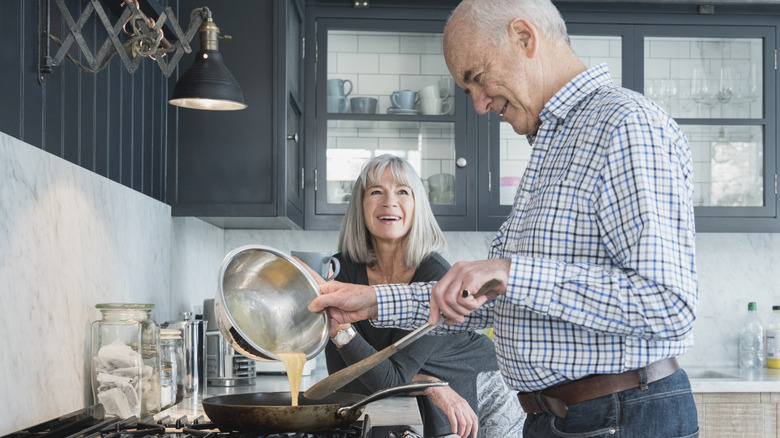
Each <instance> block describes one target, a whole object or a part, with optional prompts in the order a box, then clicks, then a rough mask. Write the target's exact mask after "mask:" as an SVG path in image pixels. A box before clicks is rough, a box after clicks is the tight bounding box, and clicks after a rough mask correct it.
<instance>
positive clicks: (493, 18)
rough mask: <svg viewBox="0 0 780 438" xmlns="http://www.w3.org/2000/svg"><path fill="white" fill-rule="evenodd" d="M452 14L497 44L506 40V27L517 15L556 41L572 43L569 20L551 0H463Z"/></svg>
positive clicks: (557, 42) (500, 44)
mask: <svg viewBox="0 0 780 438" xmlns="http://www.w3.org/2000/svg"><path fill="white" fill-rule="evenodd" d="M452 15H453V16H455V15H458V16H459V17H460V18H462V19H463V20H464V21H465V22H466V23H468V24H469V25H470V26H471V27H472V28H473V29H474V30H475V32H476V33H477V35H482V36H484V37H486V38H488V39H490V41H491V42H492V43H493V44H494V45H495V46H503V45H504V44H505V43H506V40H507V27H508V26H509V23H510V21H512V20H513V19H515V18H525V19H526V20H528V21H529V22H530V23H533V24H534V25H535V26H536V27H537V28H539V31H540V32H542V34H543V35H545V36H546V37H547V38H548V39H550V41H552V42H554V43H556V45H560V44H566V45H569V35H568V32H567V31H566V23H565V22H564V21H563V17H561V13H560V12H559V11H558V9H557V8H556V7H555V5H553V4H552V2H551V1H550V0H464V1H463V2H461V3H460V5H458V7H457V8H455V11H453V13H452Z"/></svg>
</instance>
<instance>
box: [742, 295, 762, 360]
mask: <svg viewBox="0 0 780 438" xmlns="http://www.w3.org/2000/svg"><path fill="white" fill-rule="evenodd" d="M763 366H764V325H763V324H761V318H759V317H758V313H757V312H756V303H755V302H752V301H751V302H750V303H748V313H747V316H745V319H744V320H743V321H742V327H741V328H740V330H739V367H740V368H741V369H748V370H749V369H758V368H763Z"/></svg>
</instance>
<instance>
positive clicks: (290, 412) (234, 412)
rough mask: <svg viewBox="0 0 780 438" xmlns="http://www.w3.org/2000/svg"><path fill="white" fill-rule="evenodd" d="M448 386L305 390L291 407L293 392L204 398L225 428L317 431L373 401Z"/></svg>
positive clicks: (343, 422) (344, 422) (347, 419)
mask: <svg viewBox="0 0 780 438" xmlns="http://www.w3.org/2000/svg"><path fill="white" fill-rule="evenodd" d="M446 385H448V383H447V382H436V381H423V382H415V383H407V384H403V385H398V386H392V387H390V388H386V389H382V390H380V391H377V392H375V393H373V394H371V395H369V396H364V395H359V394H349V393H333V394H330V395H328V396H326V397H325V398H323V399H320V400H316V401H315V400H309V399H307V398H305V397H304V395H303V392H301V393H300V394H299V397H298V406H291V400H290V399H291V397H290V393H289V392H267V393H262V392H260V393H250V394H229V395H219V396H215V397H209V398H207V399H204V400H203V410H204V411H205V412H206V415H207V416H208V417H209V419H210V420H211V421H212V422H213V423H214V424H216V425H217V427H219V429H220V430H222V431H228V430H234V431H239V432H245V433H268V432H280V433H282V432H316V431H319V430H329V429H338V428H342V427H346V426H349V425H350V424H352V423H354V422H355V420H357V419H358V418H360V415H361V414H362V413H363V409H364V408H365V406H366V405H367V404H368V403H371V402H373V401H376V400H380V399H383V398H386V397H390V396H393V395H396V394H402V393H410V392H417V391H422V390H424V389H426V388H430V387H433V386H446Z"/></svg>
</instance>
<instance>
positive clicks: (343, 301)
mask: <svg viewBox="0 0 780 438" xmlns="http://www.w3.org/2000/svg"><path fill="white" fill-rule="evenodd" d="M308 308H309V310H310V311H312V312H317V313H319V312H322V311H323V310H324V311H326V312H328V316H329V317H330V327H329V329H330V332H331V333H332V332H333V331H334V330H338V327H340V326H341V327H343V325H344V324H349V323H353V322H356V321H363V320H366V319H369V318H376V317H377V314H378V310H379V309H378V307H377V301H376V292H375V291H374V288H373V287H371V286H364V285H359V284H349V283H341V282H339V281H330V282H328V283H324V284H321V285H320V296H318V297H317V298H315V299H314V300H312V302H311V303H309V306H308Z"/></svg>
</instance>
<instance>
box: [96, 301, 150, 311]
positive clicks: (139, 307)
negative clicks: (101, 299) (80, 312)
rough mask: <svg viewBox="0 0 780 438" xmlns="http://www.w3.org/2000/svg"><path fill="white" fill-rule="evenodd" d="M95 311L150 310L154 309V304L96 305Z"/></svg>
mask: <svg viewBox="0 0 780 438" xmlns="http://www.w3.org/2000/svg"><path fill="white" fill-rule="evenodd" d="M95 308H97V309H101V310H102V309H108V310H125V309H126V310H151V309H154V304H151V303H101V304H96V305H95Z"/></svg>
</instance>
